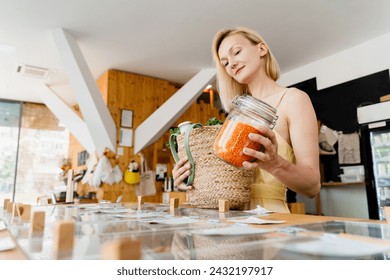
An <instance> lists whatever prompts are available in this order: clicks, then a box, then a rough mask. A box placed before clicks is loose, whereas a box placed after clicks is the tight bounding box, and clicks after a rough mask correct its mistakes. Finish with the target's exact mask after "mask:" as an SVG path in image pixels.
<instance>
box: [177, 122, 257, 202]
mask: <svg viewBox="0 0 390 280" xmlns="http://www.w3.org/2000/svg"><path fill="white" fill-rule="evenodd" d="M198 126H199V125H198ZM192 127H193V126H191V127H189V129H188V130H187V131H186V132H185V133H188V132H189V133H190V134H189V137H188V138H187V139H188V147H189V150H190V153H191V156H192V158H193V162H194V170H193V171H194V177H193V182H192V187H193V188H192V190H188V191H187V195H188V199H189V200H188V203H189V204H190V205H192V206H195V207H199V208H210V209H217V208H218V200H219V199H226V200H228V201H229V205H230V209H243V208H244V207H245V205H246V204H247V203H248V202H249V200H250V189H249V185H250V184H251V183H252V182H253V177H254V172H253V171H252V170H245V169H238V168H236V167H234V166H232V165H230V164H228V163H226V162H224V161H223V160H221V159H219V158H218V157H217V156H216V155H214V152H213V144H214V139H215V138H216V136H217V134H218V132H219V130H220V129H221V127H222V126H221V125H215V126H201V127H197V128H192ZM185 133H184V134H179V135H177V137H176V140H177V147H178V151H177V155H178V157H179V158H182V157H184V156H186V155H187V156H188V154H187V152H186V148H185V142H186V137H185ZM171 151H172V148H171ZM172 154H174V152H172ZM174 156H175V155H174Z"/></svg>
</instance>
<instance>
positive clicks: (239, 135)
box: [214, 95, 277, 168]
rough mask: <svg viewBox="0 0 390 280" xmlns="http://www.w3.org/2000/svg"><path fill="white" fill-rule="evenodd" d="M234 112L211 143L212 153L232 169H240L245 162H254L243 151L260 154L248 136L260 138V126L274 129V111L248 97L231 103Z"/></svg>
mask: <svg viewBox="0 0 390 280" xmlns="http://www.w3.org/2000/svg"><path fill="white" fill-rule="evenodd" d="M233 105H234V108H233V110H232V111H231V112H230V113H229V115H228V116H227V118H226V120H225V122H224V124H223V126H222V128H221V130H220V132H219V133H218V135H217V138H216V139H215V142H214V153H215V154H216V155H217V156H218V157H219V158H221V159H222V160H224V161H226V162H228V163H230V164H232V165H233V166H235V167H238V168H240V167H242V163H243V162H244V161H249V162H251V161H254V160H255V159H254V158H253V157H251V156H248V155H245V154H244V153H243V149H244V148H245V147H248V148H251V149H254V150H261V145H260V144H259V143H256V142H253V141H251V140H250V139H249V133H256V134H259V133H260V131H259V130H258V129H257V127H259V126H266V127H269V128H270V129H273V127H274V126H275V123H276V120H277V116H276V109H275V108H273V107H272V106H270V105H268V104H267V103H265V102H262V101H260V100H258V99H256V98H254V97H252V96H250V95H241V96H238V97H236V98H235V99H234V100H233Z"/></svg>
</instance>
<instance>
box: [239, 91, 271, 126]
mask: <svg viewBox="0 0 390 280" xmlns="http://www.w3.org/2000/svg"><path fill="white" fill-rule="evenodd" d="M232 103H233V105H234V106H235V107H237V108H238V109H240V110H241V111H244V110H246V111H248V112H250V113H251V114H253V115H255V116H257V117H259V118H261V119H262V120H264V121H265V122H266V123H268V124H269V126H270V128H271V129H273V127H274V126H275V124H276V120H277V119H278V116H277V115H276V109H275V108H274V107H272V106H271V105H269V104H268V103H265V102H263V101H261V100H259V99H257V98H255V97H253V96H251V95H239V96H236V97H235V98H234V99H233V100H232Z"/></svg>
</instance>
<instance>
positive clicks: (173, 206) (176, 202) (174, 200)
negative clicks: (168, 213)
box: [169, 197, 179, 210]
mask: <svg viewBox="0 0 390 280" xmlns="http://www.w3.org/2000/svg"><path fill="white" fill-rule="evenodd" d="M178 207H179V199H178V198H177V197H175V198H170V199H169V208H170V209H173V210H175V209H176V208H178Z"/></svg>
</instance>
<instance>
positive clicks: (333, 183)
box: [321, 182, 366, 187]
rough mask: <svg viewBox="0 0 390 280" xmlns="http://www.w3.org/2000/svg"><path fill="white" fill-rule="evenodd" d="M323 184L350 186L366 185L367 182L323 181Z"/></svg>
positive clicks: (326, 185) (324, 185)
mask: <svg viewBox="0 0 390 280" xmlns="http://www.w3.org/2000/svg"><path fill="white" fill-rule="evenodd" d="M321 186H323V187H350V186H355V187H356V186H359V187H365V186H366V183H364V182H354V183H343V182H322V183H321Z"/></svg>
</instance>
